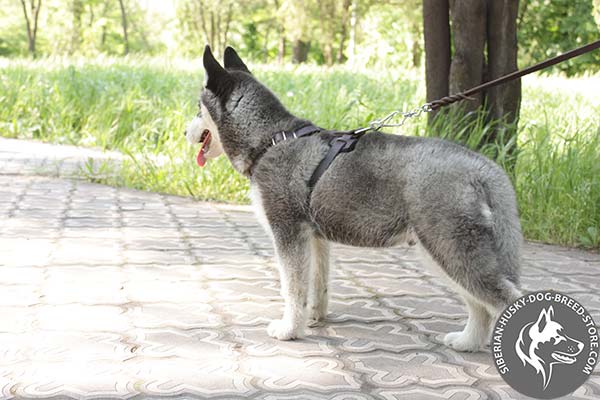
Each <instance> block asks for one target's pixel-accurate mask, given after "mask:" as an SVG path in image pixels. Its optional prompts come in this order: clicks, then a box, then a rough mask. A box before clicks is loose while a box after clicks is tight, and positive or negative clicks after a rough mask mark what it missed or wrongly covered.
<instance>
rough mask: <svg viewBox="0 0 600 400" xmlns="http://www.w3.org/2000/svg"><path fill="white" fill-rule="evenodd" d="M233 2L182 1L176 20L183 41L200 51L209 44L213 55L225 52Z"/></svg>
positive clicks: (209, 0) (226, 0) (229, 0)
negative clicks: (183, 36)
mask: <svg viewBox="0 0 600 400" xmlns="http://www.w3.org/2000/svg"><path fill="white" fill-rule="evenodd" d="M234 5H235V2H234V1H232V0H225V1H219V0H184V1H181V3H180V6H179V8H178V15H177V18H178V20H179V23H180V26H181V28H182V30H183V32H184V34H185V40H188V41H190V42H191V43H192V45H193V47H195V48H197V49H198V50H201V49H203V48H204V46H203V45H202V44H209V45H210V46H211V48H212V49H213V52H214V53H215V54H220V53H222V52H223V50H225V45H226V43H227V42H228V37H229V33H230V28H231V21H232V18H233V12H234Z"/></svg>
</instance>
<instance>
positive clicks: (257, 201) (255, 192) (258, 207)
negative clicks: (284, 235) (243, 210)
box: [249, 184, 273, 239]
mask: <svg viewBox="0 0 600 400" xmlns="http://www.w3.org/2000/svg"><path fill="white" fill-rule="evenodd" d="M249 195H250V202H251V203H252V209H253V210H254V215H256V219H257V220H258V222H259V223H260V225H261V226H262V227H263V229H264V230H265V232H267V234H268V235H269V236H270V237H271V239H273V232H272V231H271V225H269V220H268V219H267V215H266V214H265V209H264V208H263V204H262V196H261V194H260V189H259V188H258V186H256V185H253V184H250V193H249Z"/></svg>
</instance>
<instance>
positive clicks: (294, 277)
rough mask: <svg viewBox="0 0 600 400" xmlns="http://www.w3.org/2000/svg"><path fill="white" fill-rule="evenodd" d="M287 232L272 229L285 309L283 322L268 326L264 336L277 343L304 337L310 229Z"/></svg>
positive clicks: (285, 230) (296, 228)
mask: <svg viewBox="0 0 600 400" xmlns="http://www.w3.org/2000/svg"><path fill="white" fill-rule="evenodd" d="M286 228H287V229H278V228H277V227H273V239H274V242H275V250H276V252H277V257H278V259H279V276H280V280H281V294H282V296H283V299H284V301H285V308H284V312H283V318H282V319H280V320H275V321H273V322H271V324H269V327H268V329H267V332H268V334H269V336H272V337H274V338H277V339H279V340H289V339H295V338H298V337H301V336H302V334H303V330H304V324H305V322H306V321H305V311H304V310H305V308H306V298H307V292H308V284H309V273H310V261H311V252H310V239H311V232H310V231H309V228H305V227H298V226H296V227H294V228H291V229H289V226H288V227H286Z"/></svg>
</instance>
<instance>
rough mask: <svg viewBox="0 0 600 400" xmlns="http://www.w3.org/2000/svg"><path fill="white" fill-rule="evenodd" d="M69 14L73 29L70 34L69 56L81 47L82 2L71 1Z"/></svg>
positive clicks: (79, 0)
mask: <svg viewBox="0 0 600 400" xmlns="http://www.w3.org/2000/svg"><path fill="white" fill-rule="evenodd" d="M71 12H72V14H73V29H72V32H71V46H70V49H69V52H70V53H71V54H73V53H76V52H77V51H79V48H80V45H81V32H82V30H81V16H82V14H83V2H82V1H81V0H72V2H71Z"/></svg>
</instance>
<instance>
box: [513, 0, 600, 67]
mask: <svg viewBox="0 0 600 400" xmlns="http://www.w3.org/2000/svg"><path fill="white" fill-rule="evenodd" d="M593 10H594V4H593V2H592V0H578V1H571V0H552V1H548V0H529V1H523V2H521V11H520V17H519V28H518V41H519V49H520V59H521V65H529V64H533V63H534V62H539V61H542V60H545V59H546V58H550V57H553V56H556V55H558V54H560V53H564V52H565V51H568V50H571V49H573V48H575V47H578V46H582V45H584V44H586V43H590V42H593V41H595V40H598V38H599V37H600V31H599V29H598V25H597V24H596V22H595V21H594V16H593ZM551 70H558V71H561V72H564V73H565V74H566V75H567V76H573V75H577V74H581V73H584V72H588V73H594V72H596V71H600V52H599V51H595V52H592V53H587V54H585V55H582V56H580V57H577V58H574V59H571V60H569V61H567V62H563V63H560V64H558V65H556V66H554V67H552V69H550V70H546V72H549V71H551Z"/></svg>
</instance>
